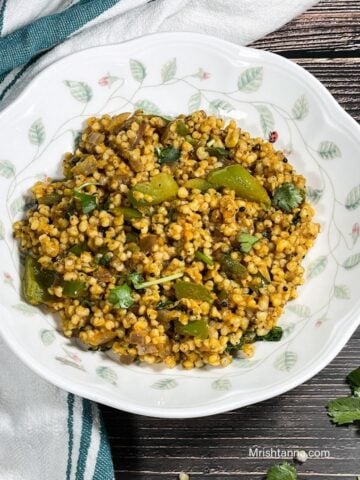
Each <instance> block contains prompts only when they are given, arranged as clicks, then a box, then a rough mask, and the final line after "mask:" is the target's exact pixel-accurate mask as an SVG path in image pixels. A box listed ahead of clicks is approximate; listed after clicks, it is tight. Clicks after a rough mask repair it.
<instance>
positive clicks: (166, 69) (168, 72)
mask: <svg viewBox="0 0 360 480" xmlns="http://www.w3.org/2000/svg"><path fill="white" fill-rule="evenodd" d="M176 68H177V66H176V58H172V59H171V60H169V61H168V62H166V63H165V64H164V65H163V66H162V68H161V79H162V81H163V83H166V82H169V81H170V80H172V79H173V78H174V77H175V74H176Z"/></svg>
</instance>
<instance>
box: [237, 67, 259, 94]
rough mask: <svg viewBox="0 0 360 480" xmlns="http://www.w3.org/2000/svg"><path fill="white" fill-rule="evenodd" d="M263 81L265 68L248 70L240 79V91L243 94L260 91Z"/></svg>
mask: <svg viewBox="0 0 360 480" xmlns="http://www.w3.org/2000/svg"><path fill="white" fill-rule="evenodd" d="M262 81H263V68H262V67H251V68H247V69H246V70H245V71H244V72H243V73H242V74H241V75H240V76H239V79H238V84H237V86H238V89H239V90H240V91H241V92H245V93H252V92H256V90H259V88H260V86H261V84H262Z"/></svg>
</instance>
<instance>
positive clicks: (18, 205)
mask: <svg viewBox="0 0 360 480" xmlns="http://www.w3.org/2000/svg"><path fill="white" fill-rule="evenodd" d="M25 205H26V202H25V199H24V197H18V198H15V200H13V201H12V202H11V203H10V213H11V215H12V216H13V217H15V215H16V214H18V213H20V212H23V211H24V209H25Z"/></svg>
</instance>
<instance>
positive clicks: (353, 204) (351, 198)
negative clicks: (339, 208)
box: [345, 185, 360, 210]
mask: <svg viewBox="0 0 360 480" xmlns="http://www.w3.org/2000/svg"><path fill="white" fill-rule="evenodd" d="M359 205H360V185H358V186H357V187H354V188H353V189H352V190H350V192H349V193H348V195H347V197H346V200H345V207H346V208H347V209H348V210H355V209H356V208H357V207H358V206H359Z"/></svg>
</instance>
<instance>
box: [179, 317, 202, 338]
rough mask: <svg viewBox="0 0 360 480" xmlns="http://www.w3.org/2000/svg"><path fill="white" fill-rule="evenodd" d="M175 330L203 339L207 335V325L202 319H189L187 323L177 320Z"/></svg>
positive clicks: (181, 333)
mask: <svg viewBox="0 0 360 480" xmlns="http://www.w3.org/2000/svg"><path fill="white" fill-rule="evenodd" d="M175 331H176V333H178V334H180V335H189V336H191V337H198V338H202V339H204V340H205V339H206V338H208V336H209V327H208V324H207V322H206V320H204V319H201V320H193V321H190V322H189V323H188V324H187V325H183V324H182V323H180V322H179V321H178V320H177V321H176V322H175Z"/></svg>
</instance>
